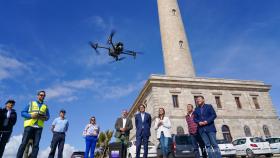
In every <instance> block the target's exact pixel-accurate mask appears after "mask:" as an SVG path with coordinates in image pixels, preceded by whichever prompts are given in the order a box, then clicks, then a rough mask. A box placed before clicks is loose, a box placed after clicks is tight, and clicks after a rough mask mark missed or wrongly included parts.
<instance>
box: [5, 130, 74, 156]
mask: <svg viewBox="0 0 280 158" xmlns="http://www.w3.org/2000/svg"><path fill="white" fill-rule="evenodd" d="M21 139H22V135H18V136H12V137H11V138H10V141H9V142H8V143H7V145H6V148H5V152H4V155H3V157H4V158H15V157H16V154H17V151H18V148H19V145H20V143H21ZM74 151H76V149H75V147H73V146H71V145H69V144H64V149H63V157H71V154H72V153H73V152H74ZM49 152H50V147H47V148H46V149H43V150H41V151H39V154H38V158H47V157H48V155H49ZM56 152H57V151H56Z"/></svg>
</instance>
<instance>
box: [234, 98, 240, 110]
mask: <svg viewBox="0 0 280 158" xmlns="http://www.w3.org/2000/svg"><path fill="white" fill-rule="evenodd" d="M234 99H235V102H236V105H237V108H238V109H241V108H242V105H241V102H240V98H239V97H234Z"/></svg>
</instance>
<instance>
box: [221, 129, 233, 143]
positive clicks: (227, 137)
mask: <svg viewBox="0 0 280 158" xmlns="http://www.w3.org/2000/svg"><path fill="white" fill-rule="evenodd" d="M222 133H223V137H224V140H227V141H228V142H232V137H231V134H230V130H229V127H228V126H227V125H223V126H222Z"/></svg>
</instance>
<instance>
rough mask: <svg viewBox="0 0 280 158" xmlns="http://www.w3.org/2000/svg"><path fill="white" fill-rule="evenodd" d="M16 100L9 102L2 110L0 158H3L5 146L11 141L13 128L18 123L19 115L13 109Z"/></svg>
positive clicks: (0, 119) (0, 117) (0, 114)
mask: <svg viewBox="0 0 280 158" xmlns="http://www.w3.org/2000/svg"><path fill="white" fill-rule="evenodd" d="M15 103H16V102H15V101H14V100H8V101H7V102H6V104H5V105H6V106H5V108H3V109H0V158H2V156H3V153H4V150H5V146H6V144H7V142H8V141H9V139H10V136H11V134H12V131H13V126H14V125H15V124H16V122H17V113H16V111H15V110H14V109H13V107H14V105H15Z"/></svg>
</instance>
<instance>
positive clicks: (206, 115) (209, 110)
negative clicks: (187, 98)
mask: <svg viewBox="0 0 280 158" xmlns="http://www.w3.org/2000/svg"><path fill="white" fill-rule="evenodd" d="M216 117H217V115H216V112H215V110H214V108H213V106H212V105H210V104H204V105H203V106H202V107H200V106H197V107H196V108H195V110H194V122H195V123H197V124H198V123H199V122H203V121H207V122H208V124H207V125H204V126H199V124H198V131H199V132H202V131H206V132H217V130H216V127H215V123H214V120H215V119H216Z"/></svg>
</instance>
